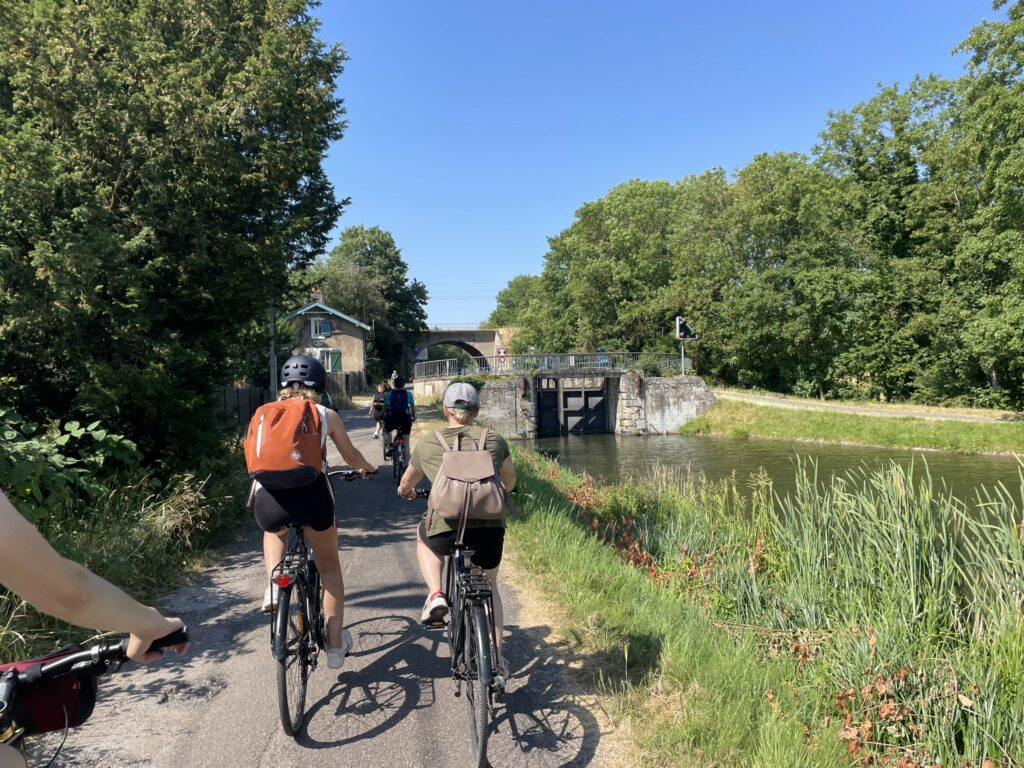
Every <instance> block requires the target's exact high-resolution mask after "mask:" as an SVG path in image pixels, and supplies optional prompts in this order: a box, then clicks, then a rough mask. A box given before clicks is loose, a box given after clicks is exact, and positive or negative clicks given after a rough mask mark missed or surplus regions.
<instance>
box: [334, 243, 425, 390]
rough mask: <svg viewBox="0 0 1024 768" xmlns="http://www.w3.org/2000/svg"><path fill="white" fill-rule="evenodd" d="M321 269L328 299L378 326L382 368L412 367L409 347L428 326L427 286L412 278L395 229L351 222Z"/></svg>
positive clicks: (375, 351) (375, 349) (376, 334)
mask: <svg viewBox="0 0 1024 768" xmlns="http://www.w3.org/2000/svg"><path fill="white" fill-rule="evenodd" d="M317 269H318V270H319V271H314V274H317V275H322V276H323V278H324V283H323V290H324V300H325V301H326V302H327V303H328V304H329V305H331V306H333V307H335V308H336V309H339V310H341V311H343V312H345V313H346V314H350V315H352V316H354V317H357V318H359V320H361V321H362V322H364V323H366V324H367V325H370V326H372V327H373V349H372V354H373V356H374V357H375V358H376V359H378V360H379V362H380V366H381V371H391V370H392V369H396V370H399V371H402V372H406V373H408V372H409V371H408V368H409V365H408V361H409V350H410V349H411V347H412V345H413V344H414V343H415V342H416V340H417V339H418V338H419V336H420V334H421V333H422V332H423V331H424V330H426V327H427V312H426V304H427V288H426V286H425V285H424V284H423V283H421V282H420V281H419V280H415V279H413V280H410V279H409V278H408V265H406V263H405V260H404V259H403V258H402V253H401V251H400V250H399V249H398V246H397V245H396V244H395V239H394V237H393V236H392V235H391V233H390V232H386V231H384V230H382V229H380V228H379V227H369V228H367V227H364V226H354V227H348V228H347V229H346V230H345V231H344V232H342V233H341V239H340V242H339V243H338V245H336V246H335V247H334V248H333V249H332V250H331V252H330V254H329V256H328V259H327V261H326V262H325V263H324V264H323V265H320V266H319V267H318V268H317Z"/></svg>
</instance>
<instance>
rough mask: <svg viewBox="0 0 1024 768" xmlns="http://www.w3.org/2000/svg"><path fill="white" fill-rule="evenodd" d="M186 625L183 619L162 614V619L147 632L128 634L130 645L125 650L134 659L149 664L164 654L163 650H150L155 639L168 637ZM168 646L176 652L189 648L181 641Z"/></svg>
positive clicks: (183, 651)
mask: <svg viewBox="0 0 1024 768" xmlns="http://www.w3.org/2000/svg"><path fill="white" fill-rule="evenodd" d="M184 626H185V623H184V622H183V621H182V620H181V619H168V618H164V617H163V616H161V617H160V621H159V622H157V623H154V625H153V627H152V628H151V629H147V630H146V631H145V632H143V633H140V634H135V633H132V634H131V635H129V636H128V647H127V648H126V650H125V655H126V656H127V657H128V658H129V659H131V660H132V661H137V662H139V663H140V664H149V663H151V662H154V661H157V660H159V659H160V658H161V657H162V656H163V655H164V654H163V651H151V650H149V647H150V645H152V644H153V641H154V640H159V639H160V638H162V637H166V636H167V635H169V634H171V633H172V632H175V631H176V630H179V629H182V628H184ZM167 647H168V648H170V649H172V650H173V651H174V652H175V653H185V651H187V650H188V643H180V644H178V645H171V646H167Z"/></svg>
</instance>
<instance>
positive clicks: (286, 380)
mask: <svg viewBox="0 0 1024 768" xmlns="http://www.w3.org/2000/svg"><path fill="white" fill-rule="evenodd" d="M281 387H282V388H284V387H310V388H311V389H315V390H316V391H317V392H323V391H324V390H325V389H327V371H325V370H324V367H323V365H321V364H320V361H319V360H317V359H316V358H314V357H310V356H309V355H295V356H294V357H289V358H288V359H287V360H286V361H285V364H284V365H282V366H281Z"/></svg>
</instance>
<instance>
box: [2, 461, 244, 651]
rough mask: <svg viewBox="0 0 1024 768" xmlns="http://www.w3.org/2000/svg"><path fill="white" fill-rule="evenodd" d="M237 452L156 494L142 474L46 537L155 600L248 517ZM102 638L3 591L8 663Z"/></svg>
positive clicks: (53, 524)
mask: <svg viewBox="0 0 1024 768" xmlns="http://www.w3.org/2000/svg"><path fill="white" fill-rule="evenodd" d="M237 448H238V446H235V447H234V448H233V449H231V450H227V451H225V453H224V455H223V456H222V457H221V459H220V460H218V461H217V462H216V463H214V464H211V465H208V466H206V467H205V468H204V471H203V476H202V477H197V476H196V475H180V476H177V477H174V478H172V479H171V480H170V481H169V482H168V483H166V484H165V485H162V486H161V487H159V488H154V485H155V484H154V483H153V482H152V480H151V478H150V477H148V476H139V477H137V478H136V479H135V480H134V481H133V482H129V483H125V484H123V485H120V486H119V487H117V488H112V489H110V491H109V492H108V493H107V494H106V495H105V496H104V497H103V498H102V499H101V500H100V501H99V502H98V503H96V504H94V505H92V506H90V507H88V508H85V507H80V506H76V507H75V508H74V509H69V510H68V511H67V513H66V514H63V515H60V516H54V517H52V518H47V519H44V520H43V521H41V522H40V524H39V529H40V532H41V533H42V534H43V535H44V536H45V537H46V538H47V540H48V541H49V542H50V543H51V544H53V546H54V548H55V549H57V551H58V552H60V553H61V554H63V555H64V556H65V557H69V558H71V559H73V560H75V561H77V562H80V563H82V564H84V565H85V566H87V567H88V568H89V569H91V570H92V571H94V572H96V573H98V574H99V575H101V576H103V577H104V578H106V579H108V580H109V581H111V582H113V583H114V584H117V585H118V586H120V587H122V588H123V589H124V590H125V591H126V592H128V593H130V594H131V595H133V596H134V597H136V598H138V599H139V600H142V601H143V602H147V603H149V602H152V601H153V600H154V599H155V598H157V597H159V596H161V595H164V594H166V593H167V592H169V591H171V590H172V589H173V588H174V587H176V586H177V585H178V584H180V583H182V581H183V580H184V578H185V577H186V575H188V574H190V573H192V572H194V571H195V570H197V569H198V568H199V567H200V566H201V565H202V564H204V562H205V561H206V559H207V558H208V557H209V556H210V554H211V553H212V552H213V551H214V550H215V549H216V548H217V547H220V546H222V545H223V544H224V543H225V540H226V536H227V535H228V534H230V533H232V532H233V531H235V530H236V529H237V526H238V524H239V522H240V521H241V520H242V519H244V517H245V515H246V514H247V511H246V509H245V504H244V500H245V494H246V491H247V489H248V478H247V477H246V475H245V472H244V471H243V466H242V459H241V455H240V451H239V450H237ZM94 634H95V633H94V632H92V631H90V630H85V629H81V628H78V627H71V626H69V625H67V624H64V623H63V622H60V621H57V620H56V619H52V618H50V617H48V616H43V615H41V614H39V613H38V612H36V611H35V610H34V609H32V608H31V607H29V606H27V605H26V604H25V603H24V602H22V601H21V600H19V599H18V598H17V597H16V596H14V595H12V594H11V593H9V592H6V591H3V590H0V659H5V660H9V659H16V658H26V657H29V656H32V655H35V654H38V653H41V652H43V651H47V650H50V649H52V648H54V647H57V646H59V645H62V644H64V643H66V642H68V641H69V640H78V641H81V640H84V639H85V638H88V637H91V636H94Z"/></svg>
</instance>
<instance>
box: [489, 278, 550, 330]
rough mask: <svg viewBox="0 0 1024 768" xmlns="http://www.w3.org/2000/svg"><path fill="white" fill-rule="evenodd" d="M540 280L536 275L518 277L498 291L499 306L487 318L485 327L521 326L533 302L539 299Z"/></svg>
mask: <svg viewBox="0 0 1024 768" xmlns="http://www.w3.org/2000/svg"><path fill="white" fill-rule="evenodd" d="M539 292H540V278H539V277H536V276H535V275H518V276H516V277H513V278H512V279H511V280H509V281H508V285H506V286H505V287H504V288H502V289H501V290H500V291H498V297H497V306H496V307H495V308H494V311H493V312H491V314H490V317H488V318H487V321H486V323H485V325H488V326H491V327H497V328H501V327H504V326H508V325H520V324H521V323H522V322H523V321H524V318H525V317H526V315H527V313H528V312H529V311H530V306H531V304H532V303H533V302H535V301H537V300H538V299H539Z"/></svg>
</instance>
